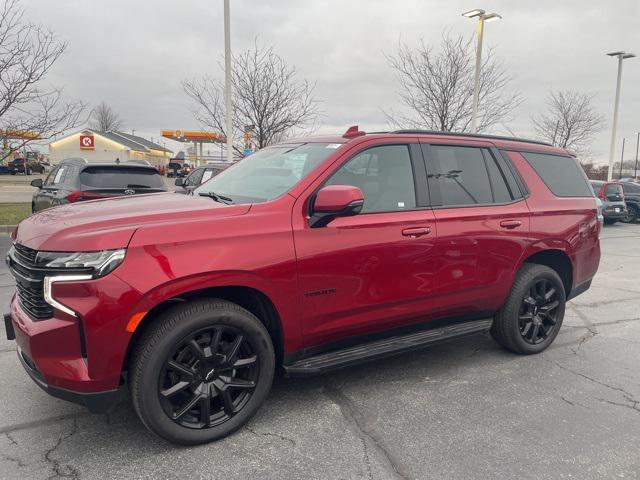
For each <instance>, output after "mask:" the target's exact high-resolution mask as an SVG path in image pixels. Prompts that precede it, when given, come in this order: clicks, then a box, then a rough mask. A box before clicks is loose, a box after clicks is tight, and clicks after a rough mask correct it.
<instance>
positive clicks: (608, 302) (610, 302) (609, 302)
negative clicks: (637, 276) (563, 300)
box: [570, 295, 640, 308]
mask: <svg viewBox="0 0 640 480" xmlns="http://www.w3.org/2000/svg"><path fill="white" fill-rule="evenodd" d="M636 300H640V296H638V295H636V296H633V297H627V298H617V299H615V300H602V301H599V302H591V303H579V302H576V301H575V300H572V301H571V304H570V306H571V307H573V308H575V307H580V308H593V307H600V306H602V305H615V304H616V303H620V302H633V301H636Z"/></svg>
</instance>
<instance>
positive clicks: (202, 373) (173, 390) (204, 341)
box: [129, 299, 275, 445]
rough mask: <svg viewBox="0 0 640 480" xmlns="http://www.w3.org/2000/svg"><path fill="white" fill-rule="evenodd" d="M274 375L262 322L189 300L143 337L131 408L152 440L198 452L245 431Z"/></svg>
mask: <svg viewBox="0 0 640 480" xmlns="http://www.w3.org/2000/svg"><path fill="white" fill-rule="evenodd" d="M218 332H220V333H219V334H218ZM238 338H239V339H240V340H238ZM192 340H195V344H196V345H195V346H194V342H193V341H192ZM236 343H237V348H236V352H237V354H235V355H234V353H233V352H232V350H233V346H234V345H236ZM207 345H208V346H209V347H207ZM230 357H233V358H234V359H233V360H229V358H230ZM169 360H171V361H172V363H171V364H170V363H169ZM274 370H275V355H274V350H273V344H272V342H271V338H270V337H269V333H268V332H267V330H266V328H265V327H264V325H263V324H262V323H261V322H260V320H258V319H257V318H256V317H255V316H254V315H253V314H251V313H250V312H249V311H247V310H245V309H244V308H242V307H240V306H239V305H236V304H234V303H231V302H228V301H225V300H218V299H200V300H194V301H192V302H188V303H184V304H180V305H178V306H176V307H173V308H171V309H169V310H167V311H166V312H164V313H163V314H161V315H160V316H159V317H158V318H157V319H155V320H154V322H153V324H152V325H151V326H150V327H149V328H148V329H147V330H145V331H144V332H143V333H142V336H141V337H140V339H139V341H138V342H137V344H136V346H135V348H134V352H133V356H132V367H131V369H130V382H129V385H130V392H131V401H132V403H133V406H134V409H135V411H136V413H137V414H138V416H139V417H140V420H141V421H142V423H143V424H144V425H145V426H146V427H147V428H148V429H149V430H151V431H152V432H153V433H155V434H156V435H158V436H160V437H162V438H164V439H166V440H168V441H170V442H173V443H177V444H181V445H197V444H201V443H206V442H210V441H212V440H216V439H219V438H222V437H225V436H227V435H229V434H230V433H232V432H234V431H235V430H237V429H238V428H240V427H241V426H242V425H244V424H245V423H246V422H247V421H248V420H249V419H250V418H251V416H253V414H254V413H255V412H256V411H257V410H258V408H259V407H260V406H261V405H262V403H263V402H264V400H265V399H266V397H267V395H268V393H269V390H270V388H271V383H272V381H273V374H274ZM225 379H226V380H225ZM184 384H188V386H186V387H185V386H184ZM251 384H253V387H251V386H250V385H251ZM189 405H191V407H190V408H188V406H189ZM207 409H209V411H208V412H207ZM182 412H186V413H183V414H182ZM181 414H182V415H181ZM170 415H172V416H173V417H178V418H172V417H170ZM205 419H206V420H205ZM205 422H206V424H205Z"/></svg>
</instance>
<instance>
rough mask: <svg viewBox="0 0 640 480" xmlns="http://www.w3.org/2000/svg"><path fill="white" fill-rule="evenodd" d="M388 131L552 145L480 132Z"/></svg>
mask: <svg viewBox="0 0 640 480" xmlns="http://www.w3.org/2000/svg"><path fill="white" fill-rule="evenodd" d="M389 133H397V134H403V133H404V134H425V135H444V136H447V137H472V138H484V139H487V140H508V141H512V142H524V143H534V144H536V145H545V146H547V147H553V145H551V144H550V143H547V142H541V141H540V140H529V139H527V138H516V137H503V136H500V135H485V134H482V133H464V132H439V131H437V130H394V131H393V132H389Z"/></svg>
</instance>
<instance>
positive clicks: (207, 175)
mask: <svg viewBox="0 0 640 480" xmlns="http://www.w3.org/2000/svg"><path fill="white" fill-rule="evenodd" d="M221 171H222V170H219V169H217V168H207V169H206V170H205V171H204V173H203V174H202V179H201V180H200V183H204V182H206V181H207V180H209V179H210V178H211V177H215V176H216V175H217V174H219V173H220V172H221Z"/></svg>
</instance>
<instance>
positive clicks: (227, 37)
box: [224, 0, 233, 162]
mask: <svg viewBox="0 0 640 480" xmlns="http://www.w3.org/2000/svg"><path fill="white" fill-rule="evenodd" d="M229 17H230V7H229V0H224V97H225V102H226V113H227V126H226V130H227V131H226V137H227V162H233V120H232V113H233V112H232V111H231V109H232V106H231V25H230V24H231V22H230V21H229Z"/></svg>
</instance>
